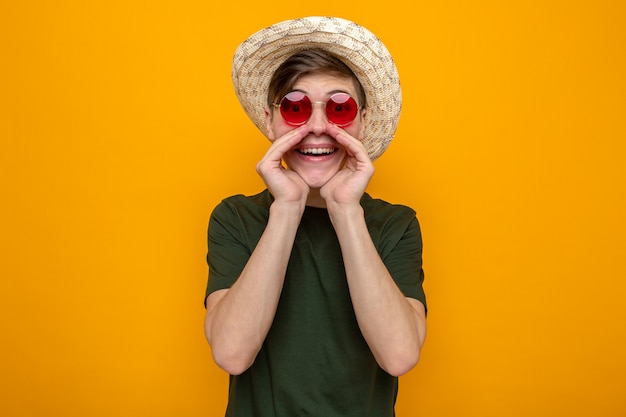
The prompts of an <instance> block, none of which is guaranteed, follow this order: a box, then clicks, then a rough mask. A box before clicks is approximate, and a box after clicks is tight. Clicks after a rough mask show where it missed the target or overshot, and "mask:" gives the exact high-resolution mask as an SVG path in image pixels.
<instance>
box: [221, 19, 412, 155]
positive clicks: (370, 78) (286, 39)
mask: <svg viewBox="0 0 626 417" xmlns="http://www.w3.org/2000/svg"><path fill="white" fill-rule="evenodd" d="M309 48H321V49H324V50H327V51H329V52H331V53H333V54H334V55H336V56H338V57H339V58H340V59H341V60H342V61H344V62H345V63H346V64H347V65H348V67H350V69H351V70H352V71H353V72H354V74H355V75H356V77H357V78H358V80H359V81H360V83H361V85H362V86H363V89H364V90H365V96H366V98H367V116H366V126H365V137H364V139H363V144H364V145H365V148H366V149H367V151H368V153H369V156H370V158H371V159H372V160H375V159H377V158H378V157H379V156H380V155H382V153H383V152H384V151H385V149H387V147H388V146H389V143H390V142H391V140H392V139H393V137H394V134H395V131H396V128H397V126H398V119H399V118H400V108H401V106H402V92H401V89H400V80H399V78H398V71H397V69H396V66H395V64H394V62H393V59H392V58H391V55H390V54H389V51H388V50H387V48H386V47H385V45H383V43H382V42H381V41H380V40H379V39H378V38H377V37H376V36H375V35H374V34H373V33H371V32H370V31H369V30H367V29H365V28H364V27H362V26H360V25H358V24H356V23H354V22H351V21H349V20H345V19H341V18H337V17H317V16H313V17H305V18H302V19H295V20H287V21H284V22H280V23H277V24H275V25H272V26H270V27H268V28H265V29H262V30H260V31H258V32H256V33H255V34H253V35H252V36H250V37H249V38H248V39H247V40H245V41H244V42H243V43H242V44H241V45H239V47H238V48H237V50H236V51H235V56H234V58H233V68H232V76H233V84H234V87H235V93H236V94H237V98H238V99H239V102H240V103H241V105H242V106H243V108H244V110H245V112H246V114H247V115H248V117H250V119H251V120H252V121H253V122H254V124H255V125H256V126H257V127H258V128H259V129H260V130H261V132H263V133H264V134H265V135H266V136H267V131H266V126H265V108H266V106H267V94H268V93H267V91H268V85H269V82H270V78H271V77H272V75H273V74H274V71H276V69H277V68H278V67H279V66H280V64H282V63H283V62H284V61H285V60H286V59H287V58H289V57H290V56H291V55H293V54H295V53H297V52H299V51H302V50H305V49H309Z"/></svg>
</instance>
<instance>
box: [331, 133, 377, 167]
mask: <svg viewBox="0 0 626 417" xmlns="http://www.w3.org/2000/svg"><path fill="white" fill-rule="evenodd" d="M329 133H330V134H331V135H332V136H333V137H334V138H335V140H336V141H337V142H339V143H340V144H341V145H343V147H344V148H346V151H347V153H348V155H350V156H352V157H355V158H357V160H359V161H365V160H366V159H367V160H369V155H368V153H367V149H365V146H363V142H361V141H360V140H358V139H357V138H355V137H354V136H352V135H350V134H349V133H348V132H346V131H345V130H344V129H342V128H340V127H339V126H336V125H331V126H330V127H329Z"/></svg>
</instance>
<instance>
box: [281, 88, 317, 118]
mask: <svg viewBox="0 0 626 417" xmlns="http://www.w3.org/2000/svg"><path fill="white" fill-rule="evenodd" d="M312 112H313V107H312V106H311V100H309V98H308V97H307V96H306V94H304V93H301V92H299V91H292V92H291V93H289V94H287V95H286V96H285V97H283V99H282V100H281V101H280V114H281V115H282V116H283V119H285V121H286V122H287V123H289V124H291V125H302V124H304V123H306V121H307V120H309V117H311V113H312Z"/></svg>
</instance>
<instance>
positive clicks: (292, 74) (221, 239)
mask: <svg viewBox="0 0 626 417" xmlns="http://www.w3.org/2000/svg"><path fill="white" fill-rule="evenodd" d="M233 81H234V84H235V90H236V92H237V95H238V98H239V100H240V102H241V103H242V106H243V107H244V109H245V111H246V112H247V114H248V115H249V117H250V118H251V119H252V121H253V122H254V123H255V124H256V125H257V126H258V127H259V128H260V129H261V130H262V131H263V132H264V133H265V134H266V136H267V137H268V139H269V140H270V142H271V146H270V147H269V149H268V151H267V153H266V154H265V156H264V157H263V159H262V160H261V161H260V162H259V163H258V164H257V171H258V173H259V175H260V176H261V177H262V178H263V181H264V182H265V184H266V186H267V189H266V190H264V191H263V192H261V193H260V194H257V195H254V196H242V195H237V196H233V197H230V198H228V199H225V200H224V201H222V203H220V204H219V205H218V206H217V207H216V208H215V210H214V211H213V213H212V215H211V221H210V224H209V238H208V245H209V246H208V256H207V259H208V264H209V282H208V286H207V297H206V307H207V314H206V321H205V333H206V336H207V339H208V341H209V343H210V345H211V348H212V353H213V357H214V359H215V361H216V363H217V364H218V365H219V366H220V367H221V368H223V369H224V370H225V371H227V372H228V373H229V374H230V375H231V379H230V389H229V402H228V409H227V412H226V415H227V416H246V417H250V416H255V417H265V416H268V417H269V416H272V417H275V416H289V417H292V416H320V417H334V416H337V417H339V416H342V417H345V416H354V417H357V416H358V417H364V416H375V417H386V416H393V415H394V403H395V398H396V395H397V377H398V376H399V375H402V374H404V373H406V372H408V371H409V370H410V369H411V368H413V367H414V366H415V365H416V363H417V361H418V359H419V354H420V349H421V347H422V344H423V342H424V338H425V333H426V308H425V304H426V303H425V296H424V292H423V289H422V282H423V271H422V256H421V254H422V241H421V233H420V229H419V225H418V222H417V219H416V217H415V212H414V211H413V210H411V209H410V208H408V207H404V206H399V205H392V204H389V203H387V202H385V201H382V200H377V199H373V198H372V197H370V196H369V195H368V194H367V193H366V192H365V189H366V187H367V185H368V183H369V181H370V178H371V177H372V175H373V173H374V167H373V164H372V161H373V160H374V159H376V158H377V157H378V156H380V154H382V152H384V150H385V149H386V148H387V146H388V145H389V142H390V141H391V139H392V138H393V134H394V132H395V129H396V126H397V122H398V118H399V114H400V103H401V92H400V84H399V80H398V76H397V71H396V68H395V65H394V63H393V60H392V59H391V56H390V55H389V53H388V51H387V49H386V48H385V47H384V45H383V44H382V43H381V42H380V41H379V40H378V39H377V38H376V37H375V36H374V35H373V34H372V33H370V32H369V31H368V30H367V29H365V28H363V27H361V26H359V25H356V24H355V23H353V22H350V21H347V20H343V19H338V18H320V17H310V18H304V19H297V20H291V21H286V22H281V23H278V24H276V25H273V26H271V27H270V28H267V29H264V30H262V31H260V32H257V33H255V34H254V35H252V36H251V37H250V38H249V39H248V40H246V41H245V42H244V43H242V44H241V45H240V46H239V48H238V49H237V51H236V53H235V58H234V62H233Z"/></svg>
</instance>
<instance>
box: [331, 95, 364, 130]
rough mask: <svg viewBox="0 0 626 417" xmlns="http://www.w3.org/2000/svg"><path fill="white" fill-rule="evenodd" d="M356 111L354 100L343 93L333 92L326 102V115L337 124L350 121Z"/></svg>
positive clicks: (345, 123)
mask: <svg viewBox="0 0 626 417" xmlns="http://www.w3.org/2000/svg"><path fill="white" fill-rule="evenodd" d="M358 112H359V108H358V106H357V104H356V101H354V99H353V98H352V97H350V96H349V95H348V94H345V93H337V94H333V95H332V96H330V99H328V103H326V117H328V120H330V121H331V122H332V123H334V124H336V125H338V126H346V125H349V124H350V123H352V121H353V120H354V119H355V117H356V115H357V113H358Z"/></svg>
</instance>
